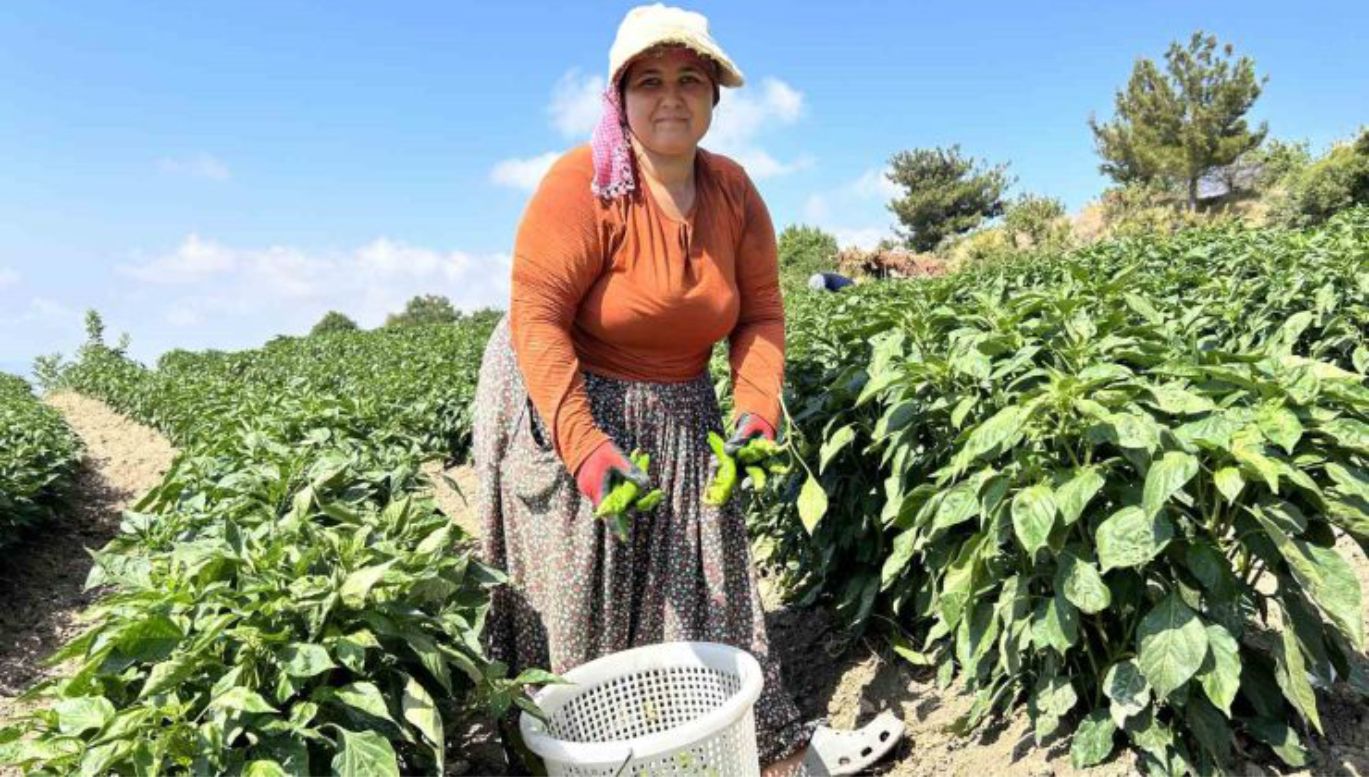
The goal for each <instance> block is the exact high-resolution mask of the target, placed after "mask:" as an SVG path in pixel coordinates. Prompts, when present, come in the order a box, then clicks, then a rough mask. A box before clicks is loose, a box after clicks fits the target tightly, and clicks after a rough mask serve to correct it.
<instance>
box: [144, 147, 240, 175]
mask: <svg viewBox="0 0 1369 777" xmlns="http://www.w3.org/2000/svg"><path fill="white" fill-rule="evenodd" d="M157 169H159V170H161V171H162V172H163V173H169V174H171V175H184V176H188V177H190V178H207V179H209V180H211V181H227V180H228V179H229V178H230V177H232V174H231V173H229V171H228V165H226V164H224V163H223V161H222V160H220V159H219V158H217V157H215V156H214V155H212V154H206V153H204V152H200V153H198V154H191V155H190V156H185V157H162V158H161V159H158V160H157Z"/></svg>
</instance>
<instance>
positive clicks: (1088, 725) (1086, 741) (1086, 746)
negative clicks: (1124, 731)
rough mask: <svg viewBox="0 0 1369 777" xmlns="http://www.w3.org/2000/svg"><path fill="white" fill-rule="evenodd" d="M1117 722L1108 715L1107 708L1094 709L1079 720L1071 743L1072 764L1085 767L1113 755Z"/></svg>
mask: <svg viewBox="0 0 1369 777" xmlns="http://www.w3.org/2000/svg"><path fill="white" fill-rule="evenodd" d="M1116 733H1117V724H1116V723H1114V722H1113V721H1112V718H1110V717H1108V713H1107V710H1101V709H1099V710H1094V711H1093V712H1090V713H1089V714H1088V717H1086V718H1084V719H1083V720H1082V721H1080V722H1079V728H1077V729H1075V730H1074V742H1073V743H1071V745H1070V765H1071V766H1073V767H1074V768H1076V769H1084V768H1087V767H1090V766H1094V765H1096V764H1100V763H1102V762H1103V761H1105V760H1106V759H1107V757H1108V756H1110V755H1112V747H1113V735H1114V734H1116Z"/></svg>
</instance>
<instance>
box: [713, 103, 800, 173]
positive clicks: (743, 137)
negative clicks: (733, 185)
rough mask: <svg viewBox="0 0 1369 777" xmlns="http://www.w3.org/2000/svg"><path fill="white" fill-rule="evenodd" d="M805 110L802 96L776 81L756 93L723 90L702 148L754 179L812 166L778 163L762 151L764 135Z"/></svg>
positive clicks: (787, 123)
mask: <svg viewBox="0 0 1369 777" xmlns="http://www.w3.org/2000/svg"><path fill="white" fill-rule="evenodd" d="M804 110H805V106H804V98H803V93H802V92H799V91H798V90H796V89H794V88H793V87H792V86H790V85H789V84H786V83H785V82H783V81H781V80H779V79H777V78H766V79H763V80H762V81H761V84H760V87H759V89H758V93H756V94H753V93H748V91H747V90H746V89H745V88H743V89H741V90H733V89H724V90H723V91H722V99H721V100H720V101H719V102H718V106H717V108H715V109H714V113H713V126H712V127H710V128H709V130H708V134H707V135H706V136H705V137H704V140H703V145H704V146H705V147H706V148H708V149H709V150H712V151H717V152H718V153H721V154H725V155H727V156H730V157H732V158H733V159H735V160H737V161H738V162H740V163H741V165H742V166H743V167H745V168H746V172H747V173H748V174H749V175H750V176H751V177H752V178H755V179H762V178H774V177H776V176H781V175H786V174H788V173H792V172H794V171H796V170H802V169H803V168H805V167H809V166H811V165H812V164H813V160H812V158H811V157H809V156H800V157H798V158H796V159H793V160H790V161H787V162H786V161H780V160H777V159H775V157H774V156H773V155H772V154H770V153H769V152H767V151H766V150H765V149H764V148H762V145H761V141H762V138H763V136H764V134H765V133H766V132H768V131H770V130H772V129H774V128H776V127H779V126H785V125H789V124H794V123H795V122H797V121H798V120H799V119H800V118H802V116H803V113H804Z"/></svg>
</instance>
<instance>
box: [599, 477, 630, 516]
mask: <svg viewBox="0 0 1369 777" xmlns="http://www.w3.org/2000/svg"><path fill="white" fill-rule="evenodd" d="M640 490H641V489H640V488H638V487H637V484H636V483H633V482H632V481H631V480H627V479H626V478H625V479H623V480H622V481H620V482H619V483H618V485H616V486H614V487H613V490H612V491H610V492H608V496H606V497H604V498H603V500H601V501H600V502H599V506H598V507H596V508H594V516H595V517H596V518H607V517H609V516H611V515H619V514H620V513H623V512H626V511H627V509H628V508H629V507H631V506H632V503H633V502H635V501H637V492H638V491H640Z"/></svg>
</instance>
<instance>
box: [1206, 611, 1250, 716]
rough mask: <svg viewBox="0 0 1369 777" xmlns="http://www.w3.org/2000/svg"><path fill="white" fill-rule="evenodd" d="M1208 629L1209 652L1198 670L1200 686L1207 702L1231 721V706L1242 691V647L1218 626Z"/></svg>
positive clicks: (1210, 625)
mask: <svg viewBox="0 0 1369 777" xmlns="http://www.w3.org/2000/svg"><path fill="white" fill-rule="evenodd" d="M1205 629H1206V631H1207V644H1208V647H1209V648H1210V649H1209V651H1208V654H1207V658H1206V659H1204V660H1203V665H1202V667H1201V668H1200V669H1199V670H1198V682H1199V683H1201V684H1202V686H1203V692H1204V693H1206V694H1207V698H1209V699H1211V700H1212V703H1213V704H1214V705H1215V706H1216V707H1217V709H1219V710H1221V711H1222V712H1224V713H1226V716H1227V717H1228V718H1229V717H1231V704H1232V702H1234V701H1235V700H1236V692H1237V691H1238V690H1240V687H1241V655H1240V645H1238V644H1237V643H1236V638H1235V637H1233V636H1231V632H1229V631H1227V630H1226V629H1224V628H1222V627H1221V626H1218V625H1217V624H1215V623H1209V624H1207V626H1206V627H1205Z"/></svg>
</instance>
